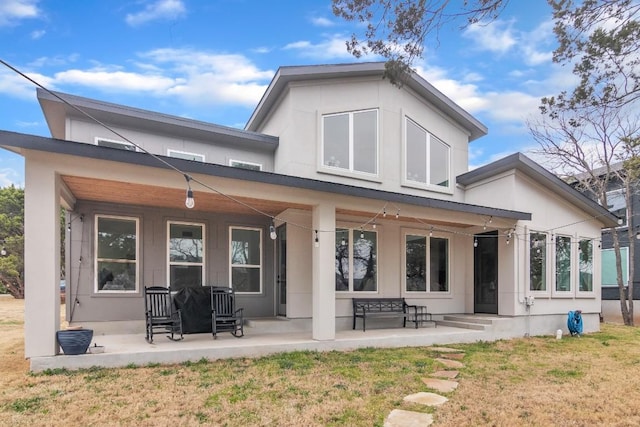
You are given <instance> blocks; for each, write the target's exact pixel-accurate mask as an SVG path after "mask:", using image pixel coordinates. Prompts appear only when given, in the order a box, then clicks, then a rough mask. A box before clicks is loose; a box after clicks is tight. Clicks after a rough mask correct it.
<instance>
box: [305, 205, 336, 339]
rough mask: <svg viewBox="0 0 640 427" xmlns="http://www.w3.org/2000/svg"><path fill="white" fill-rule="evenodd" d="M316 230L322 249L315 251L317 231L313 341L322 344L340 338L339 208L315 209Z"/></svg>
mask: <svg viewBox="0 0 640 427" xmlns="http://www.w3.org/2000/svg"><path fill="white" fill-rule="evenodd" d="M312 217H313V218H312V220H313V229H314V230H319V232H318V240H319V245H318V247H315V231H312V233H311V235H312V239H311V244H312V245H313V256H312V264H313V267H312V275H313V280H312V283H313V289H312V306H313V322H312V338H313V339H314V340H318V341H328V340H333V339H335V337H336V284H335V258H336V233H335V227H336V208H335V206H334V205H332V204H328V203H327V204H325V203H323V204H320V205H317V206H314V207H313V213H312Z"/></svg>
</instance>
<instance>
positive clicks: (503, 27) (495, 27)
mask: <svg viewBox="0 0 640 427" xmlns="http://www.w3.org/2000/svg"><path fill="white" fill-rule="evenodd" d="M462 35H463V36H464V37H466V38H468V39H470V40H471V41H472V42H473V43H474V44H475V46H476V48H477V49H479V50H486V51H490V52H495V53H501V54H502V53H505V52H507V51H509V50H510V49H511V48H512V47H513V46H514V45H515V44H516V38H515V36H514V34H513V30H512V23H508V22H505V21H500V20H496V21H493V22H491V23H488V24H483V23H477V24H472V25H469V27H467V29H466V30H465V31H464V33H463V34H462Z"/></svg>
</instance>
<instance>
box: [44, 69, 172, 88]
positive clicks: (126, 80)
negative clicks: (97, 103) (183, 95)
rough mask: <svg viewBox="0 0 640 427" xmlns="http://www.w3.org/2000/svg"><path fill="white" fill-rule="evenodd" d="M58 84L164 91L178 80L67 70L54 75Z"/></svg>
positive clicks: (99, 70)
mask: <svg viewBox="0 0 640 427" xmlns="http://www.w3.org/2000/svg"><path fill="white" fill-rule="evenodd" d="M54 78H55V81H56V82H57V83H60V84H76V85H83V86H89V87H94V88H102V89H113V88H119V89H120V90H124V91H136V92H165V91H167V90H169V89H170V88H171V87H173V86H175V85H176V84H177V83H180V82H179V79H172V78H169V77H164V76H158V75H148V74H139V73H134V72H126V71H112V70H103V69H99V68H98V69H89V70H67V71H61V72H59V73H56V74H55V75H54Z"/></svg>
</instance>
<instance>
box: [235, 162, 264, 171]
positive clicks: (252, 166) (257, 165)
mask: <svg viewBox="0 0 640 427" xmlns="http://www.w3.org/2000/svg"><path fill="white" fill-rule="evenodd" d="M229 166H231V167H233V168H240V169H249V170H252V171H261V170H262V164H260V163H252V162H245V161H242V160H233V159H229Z"/></svg>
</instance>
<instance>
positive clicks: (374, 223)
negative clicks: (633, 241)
mask: <svg viewBox="0 0 640 427" xmlns="http://www.w3.org/2000/svg"><path fill="white" fill-rule="evenodd" d="M371 226H372V227H373V229H374V230H375V229H376V220H375V219H374V220H373V224H372V225H371ZM638 238H639V239H640V237H638Z"/></svg>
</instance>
